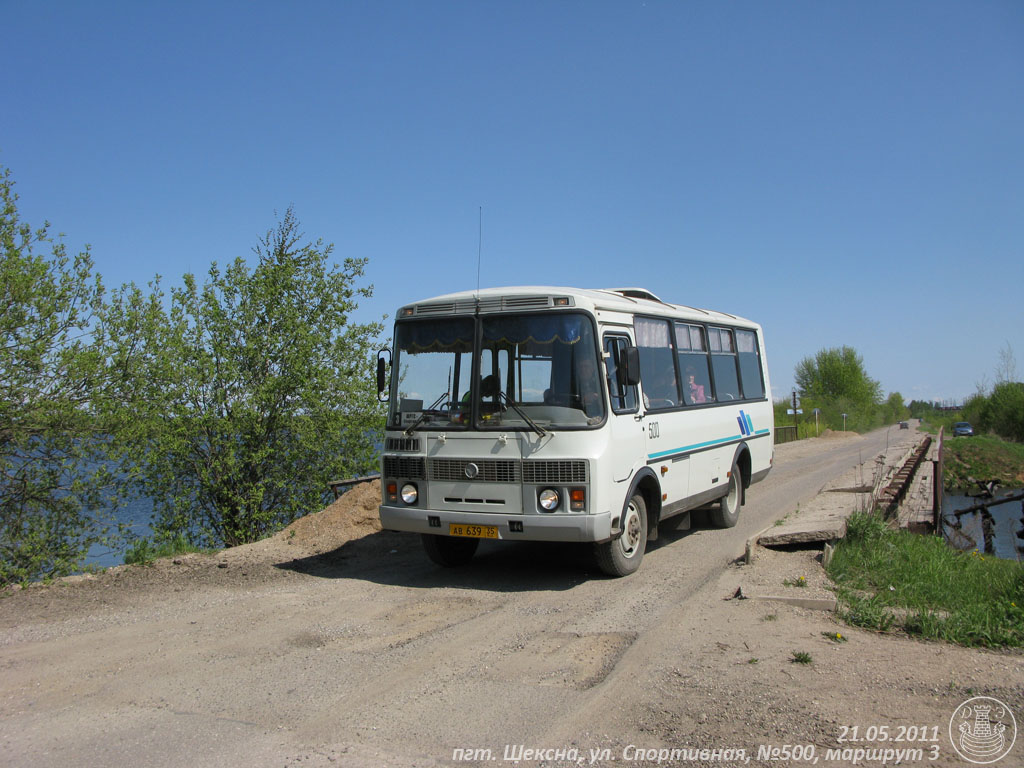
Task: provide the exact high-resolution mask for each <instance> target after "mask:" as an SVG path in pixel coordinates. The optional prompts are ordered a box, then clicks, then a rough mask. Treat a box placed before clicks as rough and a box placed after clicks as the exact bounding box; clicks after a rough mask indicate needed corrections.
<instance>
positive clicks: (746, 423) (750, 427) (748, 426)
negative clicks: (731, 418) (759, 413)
mask: <svg viewBox="0 0 1024 768" xmlns="http://www.w3.org/2000/svg"><path fill="white" fill-rule="evenodd" d="M736 421H737V422H738V423H739V425H740V434H741V435H744V436H746V437H749V436H750V435H752V434H754V422H752V421H751V420H750V416H749V415H747V414H746V413H744V412H743V411H740V415H739V416H737V417H736Z"/></svg>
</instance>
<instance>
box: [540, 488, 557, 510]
mask: <svg viewBox="0 0 1024 768" xmlns="http://www.w3.org/2000/svg"><path fill="white" fill-rule="evenodd" d="M558 501H559V499H558V491H556V490H555V489H554V488H545V489H544V490H543V491H541V492H540V493H539V494H537V502H538V503H539V504H540V506H541V509H543V510H545V511H547V512H554V511H555V510H556V509H558Z"/></svg>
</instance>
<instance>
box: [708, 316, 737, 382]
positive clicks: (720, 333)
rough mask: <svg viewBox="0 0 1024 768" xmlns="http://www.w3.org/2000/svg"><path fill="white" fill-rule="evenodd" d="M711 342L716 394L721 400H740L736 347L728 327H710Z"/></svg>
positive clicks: (712, 369) (709, 336)
mask: <svg viewBox="0 0 1024 768" xmlns="http://www.w3.org/2000/svg"><path fill="white" fill-rule="evenodd" d="M708 338H709V340H710V342H711V344H710V346H711V371H712V372H713V373H714V375H715V394H716V395H717V396H718V399H719V400H739V399H740V381H739V376H738V375H737V372H736V347H734V346H733V343H732V331H730V330H729V329H728V328H708Z"/></svg>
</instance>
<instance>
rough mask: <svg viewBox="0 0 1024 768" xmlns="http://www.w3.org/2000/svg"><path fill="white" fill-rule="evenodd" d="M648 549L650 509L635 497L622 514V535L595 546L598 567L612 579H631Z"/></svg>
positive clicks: (638, 494) (637, 495) (635, 494)
mask: <svg viewBox="0 0 1024 768" xmlns="http://www.w3.org/2000/svg"><path fill="white" fill-rule="evenodd" d="M646 548H647V505H646V504H645V503H644V497H643V496H641V495H640V493H639V492H638V493H634V494H633V495H632V496H631V497H630V499H629V501H628V502H627V503H626V507H625V509H624V510H623V511H622V535H621V536H619V537H618V538H617V539H612V540H611V541H604V542H601V543H600V544H597V545H595V549H594V551H595V554H596V555H597V565H598V567H599V568H600V569H601V570H602V571H604V572H605V573H606V574H608V575H609V576H628V575H629V574H631V573H633V571H635V570H636V569H637V568H639V567H640V561H641V560H643V559H644V551H645V550H646Z"/></svg>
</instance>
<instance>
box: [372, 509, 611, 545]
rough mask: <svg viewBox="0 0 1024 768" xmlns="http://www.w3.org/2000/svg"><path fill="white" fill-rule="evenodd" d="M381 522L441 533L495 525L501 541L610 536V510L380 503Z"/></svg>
mask: <svg viewBox="0 0 1024 768" xmlns="http://www.w3.org/2000/svg"><path fill="white" fill-rule="evenodd" d="M380 524H381V527H382V528H383V529H384V530H386V531H412V532H414V533H431V534H434V535H440V536H448V535H451V534H450V526H452V525H472V526H494V527H495V528H497V538H498V539H499V540H502V541H576V542H598V541H607V540H608V539H610V538H612V514H611V512H597V513H594V514H557V513H553V514H550V515H539V514H538V515H500V514H492V513H473V512H452V511H449V510H438V509H423V508H419V507H403V506H390V505H387V504H382V505H381V507H380ZM491 538H493V537H491Z"/></svg>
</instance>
